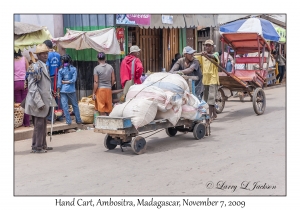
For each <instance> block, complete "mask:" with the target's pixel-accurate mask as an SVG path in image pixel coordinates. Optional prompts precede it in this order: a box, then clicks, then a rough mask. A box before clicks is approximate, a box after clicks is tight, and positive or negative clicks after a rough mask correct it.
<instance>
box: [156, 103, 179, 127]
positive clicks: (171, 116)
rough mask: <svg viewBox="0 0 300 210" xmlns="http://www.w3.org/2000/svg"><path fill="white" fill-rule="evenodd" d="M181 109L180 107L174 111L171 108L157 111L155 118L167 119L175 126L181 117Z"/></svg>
mask: <svg viewBox="0 0 300 210" xmlns="http://www.w3.org/2000/svg"><path fill="white" fill-rule="evenodd" d="M181 110H182V109H181V107H180V108H179V109H178V110H177V111H176V112H175V111H174V110H173V109H170V110H168V111H166V112H161V111H157V113H156V116H155V119H156V120H158V119H167V120H169V121H170V122H171V123H172V124H173V125H174V126H175V125H176V124H177V122H178V120H179V119H180V117H181Z"/></svg>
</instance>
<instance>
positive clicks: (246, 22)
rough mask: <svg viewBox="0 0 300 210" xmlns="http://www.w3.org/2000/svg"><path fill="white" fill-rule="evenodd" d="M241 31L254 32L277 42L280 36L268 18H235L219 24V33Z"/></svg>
mask: <svg viewBox="0 0 300 210" xmlns="http://www.w3.org/2000/svg"><path fill="white" fill-rule="evenodd" d="M230 32H232V33H239V32H241V33H243V32H256V33H258V34H259V35H261V36H262V37H264V38H265V39H266V40H270V41H275V42H278V41H279V39H280V36H279V35H278V33H277V31H276V29H275V28H274V26H273V25H272V23H271V22H270V21H268V20H265V19H261V18H248V19H243V20H237V21H234V22H232V23H228V24H225V25H222V26H220V33H221V34H222V33H230Z"/></svg>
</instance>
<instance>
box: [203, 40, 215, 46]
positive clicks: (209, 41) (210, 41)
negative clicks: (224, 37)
mask: <svg viewBox="0 0 300 210" xmlns="http://www.w3.org/2000/svg"><path fill="white" fill-rule="evenodd" d="M204 44H210V45H214V41H213V40H211V39H208V40H206V41H205V43H204Z"/></svg>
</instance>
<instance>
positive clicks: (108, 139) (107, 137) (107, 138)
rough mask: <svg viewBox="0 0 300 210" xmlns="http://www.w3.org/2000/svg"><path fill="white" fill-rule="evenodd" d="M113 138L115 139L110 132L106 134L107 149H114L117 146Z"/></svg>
mask: <svg viewBox="0 0 300 210" xmlns="http://www.w3.org/2000/svg"><path fill="white" fill-rule="evenodd" d="M111 140H113V138H112V137H111V136H109V135H108V134H106V136H105V138H104V146H105V148H106V149H109V150H112V149H114V148H116V146H117V144H112V143H111Z"/></svg>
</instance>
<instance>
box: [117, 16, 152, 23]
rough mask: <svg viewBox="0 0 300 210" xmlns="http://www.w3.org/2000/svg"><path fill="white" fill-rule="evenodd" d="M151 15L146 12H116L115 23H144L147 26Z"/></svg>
mask: <svg viewBox="0 0 300 210" xmlns="http://www.w3.org/2000/svg"><path fill="white" fill-rule="evenodd" d="M150 23H151V15H147V14H140V15H139V14H117V15H116V24H120V25H144V26H149V25H150Z"/></svg>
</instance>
